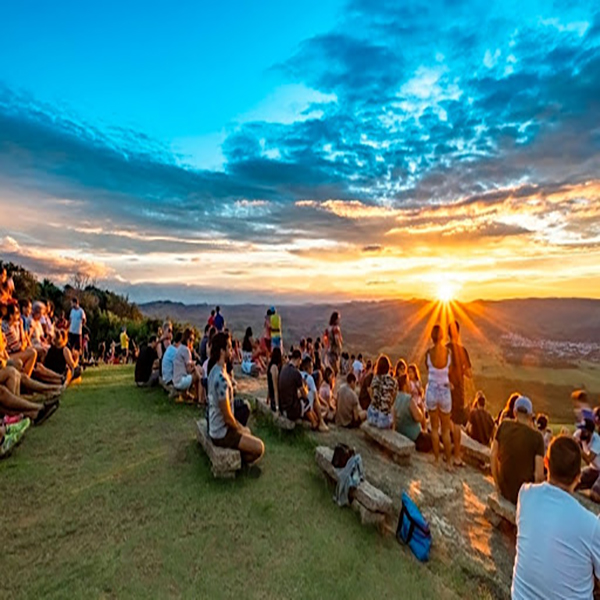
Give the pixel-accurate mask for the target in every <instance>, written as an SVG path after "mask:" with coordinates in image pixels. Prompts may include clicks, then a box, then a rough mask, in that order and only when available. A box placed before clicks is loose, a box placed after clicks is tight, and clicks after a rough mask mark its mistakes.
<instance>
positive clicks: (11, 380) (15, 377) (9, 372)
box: [0, 367, 21, 396]
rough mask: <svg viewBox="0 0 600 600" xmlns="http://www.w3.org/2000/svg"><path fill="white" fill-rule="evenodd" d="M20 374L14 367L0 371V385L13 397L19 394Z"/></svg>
mask: <svg viewBox="0 0 600 600" xmlns="http://www.w3.org/2000/svg"><path fill="white" fill-rule="evenodd" d="M20 383H21V374H20V373H19V372H18V371H17V369H15V368H14V367H4V368H3V369H0V385H3V386H4V387H6V388H8V391H9V392H11V394H14V395H15V396H16V395H17V394H18V393H19V388H20Z"/></svg>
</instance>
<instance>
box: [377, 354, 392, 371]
mask: <svg viewBox="0 0 600 600" xmlns="http://www.w3.org/2000/svg"><path fill="white" fill-rule="evenodd" d="M391 368H392V363H391V362H390V359H389V358H388V356H387V355H385V354H382V355H381V356H380V357H379V358H378V359H377V364H376V365H375V374H376V375H386V374H387V373H389V372H390V369H391Z"/></svg>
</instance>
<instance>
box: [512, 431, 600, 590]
mask: <svg viewBox="0 0 600 600" xmlns="http://www.w3.org/2000/svg"><path fill="white" fill-rule="evenodd" d="M546 464H547V467H548V482H544V483H540V484H537V485H532V484H525V485H524V486H523V487H522V488H521V492H520V494H519V503H518V506H517V553H516V557H515V566H514V570H513V582H512V598H513V600H559V599H560V600H562V599H563V598H568V599H569V600H592V598H593V596H594V579H595V577H598V575H599V574H600V521H599V520H598V518H597V517H596V515H594V514H593V513H591V512H590V511H588V510H587V509H586V508H584V507H583V506H582V505H581V504H580V503H579V502H578V501H577V500H576V499H575V498H574V497H573V495H572V494H573V492H574V490H575V487H576V485H577V482H578V481H579V477H580V474H581V451H580V449H579V446H578V444H577V442H575V440H573V439H572V438H571V437H570V436H567V435H562V436H558V437H557V438H555V439H554V440H553V441H552V442H551V444H550V447H549V449H548V454H547V455H546Z"/></svg>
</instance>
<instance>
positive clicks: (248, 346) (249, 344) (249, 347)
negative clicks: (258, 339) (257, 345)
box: [242, 327, 252, 352]
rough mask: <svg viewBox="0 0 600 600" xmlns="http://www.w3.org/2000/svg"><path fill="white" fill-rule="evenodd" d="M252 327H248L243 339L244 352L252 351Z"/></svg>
mask: <svg viewBox="0 0 600 600" xmlns="http://www.w3.org/2000/svg"><path fill="white" fill-rule="evenodd" d="M251 339H252V327H246V333H245V335H244V339H243V341H242V350H243V351H244V352H252V342H251V341H250V340H251Z"/></svg>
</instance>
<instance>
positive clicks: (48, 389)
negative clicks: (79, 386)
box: [21, 373, 63, 394]
mask: <svg viewBox="0 0 600 600" xmlns="http://www.w3.org/2000/svg"><path fill="white" fill-rule="evenodd" d="M21 387H23V388H25V389H26V390H29V391H30V392H40V393H41V394H55V393H56V392H60V391H61V390H62V389H63V388H62V386H61V385H51V384H49V383H42V382H41V381H36V380H35V379H31V377H28V376H27V375H25V374H24V373H21Z"/></svg>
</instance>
